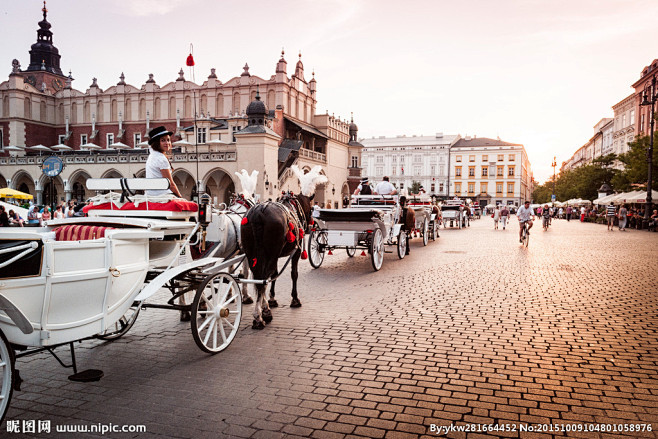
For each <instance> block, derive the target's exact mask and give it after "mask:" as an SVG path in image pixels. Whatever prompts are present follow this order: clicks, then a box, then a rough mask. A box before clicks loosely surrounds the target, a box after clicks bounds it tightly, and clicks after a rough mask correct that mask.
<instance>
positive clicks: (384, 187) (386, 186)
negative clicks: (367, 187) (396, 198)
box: [375, 177, 398, 195]
mask: <svg viewBox="0 0 658 439" xmlns="http://www.w3.org/2000/svg"><path fill="white" fill-rule="evenodd" d="M397 193H398V191H397V189H395V186H393V185H392V184H391V182H390V181H388V177H384V178H383V179H382V181H380V182H379V183H377V186H375V194H378V195H395V194H397Z"/></svg>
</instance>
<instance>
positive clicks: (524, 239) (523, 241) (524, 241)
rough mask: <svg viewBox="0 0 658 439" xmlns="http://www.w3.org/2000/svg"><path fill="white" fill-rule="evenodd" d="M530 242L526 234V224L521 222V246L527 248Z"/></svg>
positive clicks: (528, 234) (528, 235)
mask: <svg viewBox="0 0 658 439" xmlns="http://www.w3.org/2000/svg"><path fill="white" fill-rule="evenodd" d="M529 242H530V233H529V232H528V222H527V221H523V230H522V231H521V244H522V245H523V246H524V247H528V243H529Z"/></svg>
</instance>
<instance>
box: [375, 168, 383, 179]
mask: <svg viewBox="0 0 658 439" xmlns="http://www.w3.org/2000/svg"><path fill="white" fill-rule="evenodd" d="M375 174H376V175H377V176H378V177H381V176H382V175H384V168H383V167H381V166H377V167H376V168H375Z"/></svg>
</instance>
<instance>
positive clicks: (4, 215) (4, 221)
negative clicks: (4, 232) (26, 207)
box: [0, 205, 9, 227]
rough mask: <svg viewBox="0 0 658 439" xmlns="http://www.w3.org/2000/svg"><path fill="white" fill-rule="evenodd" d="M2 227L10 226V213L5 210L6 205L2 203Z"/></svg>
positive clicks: (0, 208)
mask: <svg viewBox="0 0 658 439" xmlns="http://www.w3.org/2000/svg"><path fill="white" fill-rule="evenodd" d="M0 227H9V215H7V212H6V211H5V206H2V205H0Z"/></svg>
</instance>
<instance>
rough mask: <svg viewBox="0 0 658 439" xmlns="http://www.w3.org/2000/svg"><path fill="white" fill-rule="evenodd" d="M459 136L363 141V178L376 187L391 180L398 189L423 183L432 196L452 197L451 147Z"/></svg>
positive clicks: (408, 137)
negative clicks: (450, 186)
mask: <svg viewBox="0 0 658 439" xmlns="http://www.w3.org/2000/svg"><path fill="white" fill-rule="evenodd" d="M458 139H459V136H458V135H457V136H456V135H444V134H443V133H437V134H436V135H434V136H406V135H405V136H397V137H384V136H382V137H378V138H372V139H361V143H362V144H363V149H362V156H361V157H362V169H363V175H364V176H367V177H369V178H370V180H371V181H372V182H373V183H377V181H381V179H382V177H384V176H388V177H389V178H390V181H391V183H393V184H394V185H395V186H396V187H397V188H398V189H404V188H407V189H408V188H410V187H411V185H412V184H413V182H414V181H417V182H419V183H420V184H421V185H422V186H423V188H424V189H425V191H426V192H427V193H428V194H429V195H434V196H436V197H439V198H445V197H447V196H448V186H449V180H448V175H449V170H448V162H449V156H450V147H451V145H453V144H454V143H455V142H456V141H457V140H458Z"/></svg>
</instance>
